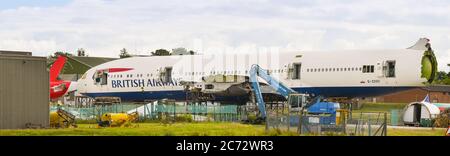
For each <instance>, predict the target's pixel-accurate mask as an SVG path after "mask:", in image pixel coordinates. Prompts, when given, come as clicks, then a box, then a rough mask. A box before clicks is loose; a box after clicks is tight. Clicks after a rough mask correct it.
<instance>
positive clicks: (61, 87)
mask: <svg viewBox="0 0 450 156" xmlns="http://www.w3.org/2000/svg"><path fill="white" fill-rule="evenodd" d="M66 62H67V58H66V57H65V56H58V59H56V61H55V62H54V63H53V65H52V66H51V67H50V99H57V98H59V97H62V96H64V95H65V94H66V93H68V92H73V91H75V90H76V82H71V81H63V80H58V76H59V74H60V73H61V71H62V69H63V68H64V65H65V64H66Z"/></svg>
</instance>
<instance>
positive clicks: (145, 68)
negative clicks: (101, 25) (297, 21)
mask: <svg viewBox="0 0 450 156" xmlns="http://www.w3.org/2000/svg"><path fill="white" fill-rule="evenodd" d="M423 53H424V51H423V50H411V49H400V50H365V51H361V50H348V51H329V52H303V51H299V52H280V53H254V54H219V55H184V56H153V57H133V58H126V59H120V60H116V61H111V62H108V63H105V64H102V65H99V66H96V67H94V68H92V69H90V70H89V71H87V72H86V74H85V75H84V76H83V77H82V79H80V80H79V85H78V91H79V92H80V93H81V94H84V95H87V96H90V97H99V96H117V97H121V98H122V99H123V100H125V101H142V100H145V99H162V98H173V99H183V96H184V95H185V93H184V92H183V91H184V87H183V85H181V82H201V81H202V78H203V77H207V76H211V75H238V76H248V70H250V67H251V65H253V64H258V65H260V66H261V67H262V68H264V69H266V70H268V71H269V72H270V73H271V75H272V76H273V77H274V78H276V79H278V80H280V81H281V82H282V83H284V84H285V85H287V86H289V87H290V88H293V89H294V90H296V91H299V92H308V93H314V94H321V95H324V96H339V97H358V96H363V97H367V96H375V95H379V94H385V93H389V92H395V91H400V90H405V89H410V88H414V87H418V86H423V84H424V82H426V81H427V79H426V78H422V77H421V67H422V64H421V61H422V57H423ZM119 69H126V70H119ZM99 71H103V72H102V73H103V74H105V73H106V74H105V75H103V77H102V76H99V75H101V74H102V73H99ZM230 84H231V83H230ZM222 85H223V83H222Z"/></svg>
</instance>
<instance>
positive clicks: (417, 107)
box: [403, 101, 440, 125]
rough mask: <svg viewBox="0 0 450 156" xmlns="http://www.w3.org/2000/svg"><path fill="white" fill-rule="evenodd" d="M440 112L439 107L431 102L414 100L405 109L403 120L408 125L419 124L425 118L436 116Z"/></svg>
mask: <svg viewBox="0 0 450 156" xmlns="http://www.w3.org/2000/svg"><path fill="white" fill-rule="evenodd" d="M439 114H440V110H439V108H438V107H437V106H435V105H433V104H431V103H429V102H424V101H422V102H413V103H410V104H408V106H406V108H405V109H404V114H403V122H404V123H405V124H406V125H418V124H420V123H421V122H422V121H424V120H425V121H430V120H432V119H434V118H436V117H437V116H438V115H439Z"/></svg>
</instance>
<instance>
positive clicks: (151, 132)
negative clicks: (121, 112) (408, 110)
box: [0, 123, 445, 136]
mask: <svg viewBox="0 0 450 156" xmlns="http://www.w3.org/2000/svg"><path fill="white" fill-rule="evenodd" d="M444 132H445V130H444V129H437V130H411V129H393V128H389V129H388V135H389V136H443V134H444ZM295 135H296V134H295V133H293V132H279V131H278V132H277V131H270V132H268V133H266V132H265V128H264V126H263V125H246V124H239V123H177V124H171V125H169V124H167V125H165V124H160V123H142V124H135V127H130V128H96V125H94V124H79V127H78V128H68V129H39V130H0V136H295Z"/></svg>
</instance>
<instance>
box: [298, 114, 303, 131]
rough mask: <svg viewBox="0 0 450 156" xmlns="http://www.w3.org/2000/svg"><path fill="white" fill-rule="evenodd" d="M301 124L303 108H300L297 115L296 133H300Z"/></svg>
mask: <svg viewBox="0 0 450 156" xmlns="http://www.w3.org/2000/svg"><path fill="white" fill-rule="evenodd" d="M302 124H303V108H301V109H300V111H299V115H298V130H297V131H298V133H299V134H300V135H301V134H302Z"/></svg>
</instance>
